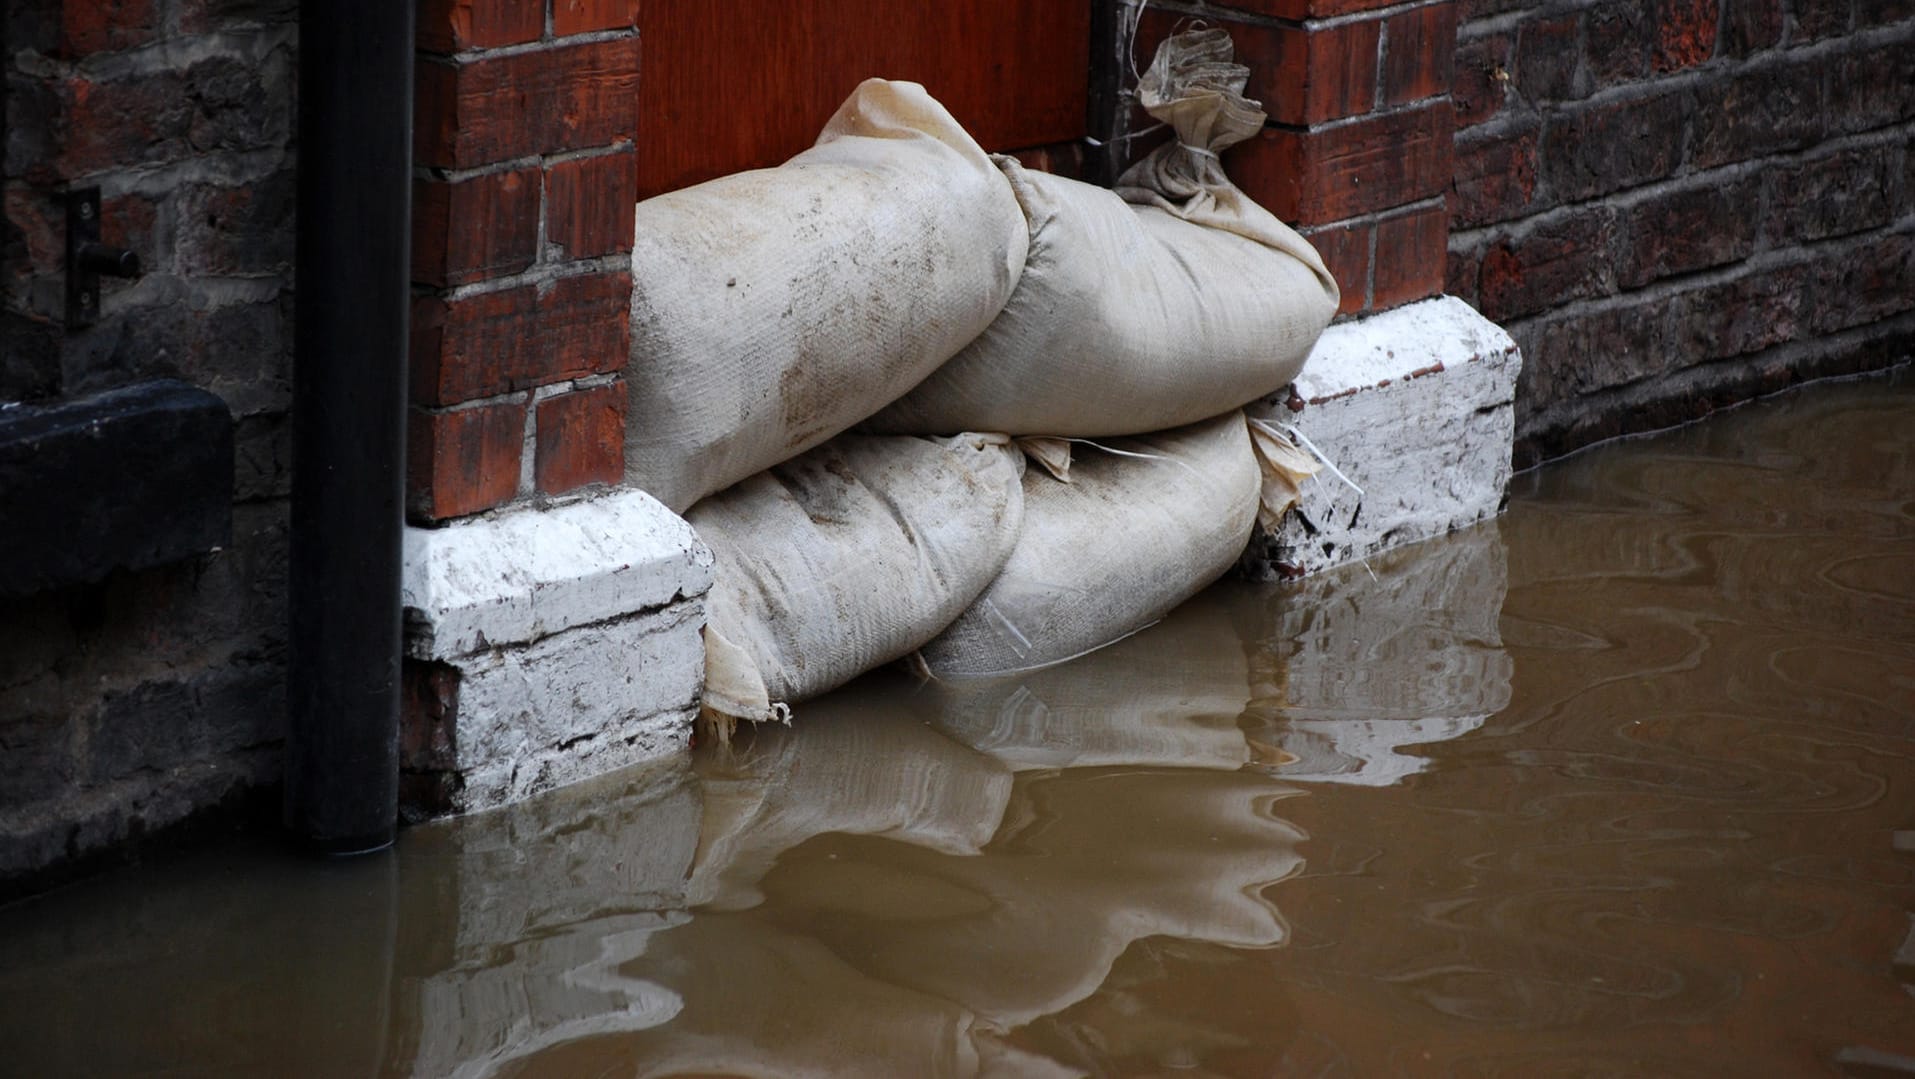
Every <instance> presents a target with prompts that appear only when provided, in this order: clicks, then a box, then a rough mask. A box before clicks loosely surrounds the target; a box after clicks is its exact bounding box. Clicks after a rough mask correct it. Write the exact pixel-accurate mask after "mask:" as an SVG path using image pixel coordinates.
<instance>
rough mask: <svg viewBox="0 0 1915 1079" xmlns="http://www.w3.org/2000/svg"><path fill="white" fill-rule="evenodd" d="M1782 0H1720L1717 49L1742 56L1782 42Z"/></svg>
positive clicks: (1725, 53)
mask: <svg viewBox="0 0 1915 1079" xmlns="http://www.w3.org/2000/svg"><path fill="white" fill-rule="evenodd" d="M1782 26H1783V14H1782V0H1723V10H1722V26H1721V45H1720V47H1721V49H1722V52H1723V54H1724V55H1726V56H1735V57H1744V56H1749V55H1752V54H1754V53H1758V52H1762V51H1763V50H1765V49H1773V48H1775V47H1776V46H1777V45H1779V44H1781V42H1782Z"/></svg>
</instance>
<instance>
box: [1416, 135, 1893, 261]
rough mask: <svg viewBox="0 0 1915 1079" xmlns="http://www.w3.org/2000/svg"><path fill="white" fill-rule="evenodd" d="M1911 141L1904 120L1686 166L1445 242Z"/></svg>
mask: <svg viewBox="0 0 1915 1079" xmlns="http://www.w3.org/2000/svg"><path fill="white" fill-rule="evenodd" d="M1476 130H1477V129H1476V128H1471V129H1469V131H1470V132H1474V131H1476ZM1458 134H1459V136H1461V135H1463V134H1465V133H1464V132H1459V133H1458ZM1509 134H1517V132H1510V133H1509ZM1494 137H1496V136H1494V135H1491V136H1486V140H1485V141H1488V140H1489V139H1493V138H1494ZM1910 140H1915V119H1910V120H1904V121H1902V122H1901V123H1898V124H1891V125H1888V126H1885V127H1878V128H1872V129H1870V130H1868V131H1858V132H1853V133H1851V134H1847V135H1838V136H1836V137H1835V138H1832V139H1825V140H1823V141H1821V142H1818V143H1816V144H1814V145H1813V146H1808V147H1804V148H1803V149H1800V150H1783V151H1777V152H1774V153H1771V154H1767V155H1764V156H1762V157H1753V158H1748V159H1746V160H1742V161H1732V162H1729V163H1728V164H1725V165H1717V166H1714V167H1712V168H1705V169H1692V168H1689V167H1687V166H1686V165H1685V166H1683V167H1682V168H1680V169H1678V171H1677V172H1675V173H1674V174H1672V175H1670V176H1665V177H1663V178H1661V179H1659V180H1652V181H1650V182H1648V183H1646V184H1639V185H1637V186H1635V187H1629V188H1623V189H1622V190H1619V191H1611V192H1609V193H1608V194H1606V195H1600V196H1597V197H1595V198H1591V199H1585V200H1583V201H1580V202H1567V203H1562V204H1560V205H1557V206H1551V207H1549V208H1547V209H1544V210H1539V211H1537V212H1536V213H1533V214H1529V215H1528V216H1525V217H1520V218H1515V219H1513V220H1509V221H1497V222H1492V223H1490V224H1485V225H1477V226H1475V227H1473V228H1467V229H1452V230H1451V231H1450V242H1451V243H1452V245H1454V244H1456V243H1458V242H1462V243H1463V244H1465V245H1471V244H1475V243H1477V242H1479V241H1480V242H1482V243H1484V244H1485V245H1487V244H1488V243H1491V242H1494V241H1496V240H1498V239H1513V240H1520V239H1522V238H1524V237H1526V236H1528V235H1529V234H1530V233H1531V232H1532V231H1534V230H1535V229H1537V228H1543V227H1546V226H1548V225H1553V224H1559V223H1561V222H1562V221H1564V220H1566V219H1568V218H1570V217H1572V216H1574V215H1575V214H1577V213H1583V212H1588V211H1590V210H1593V209H1597V208H1600V207H1610V208H1615V209H1622V210H1628V209H1633V208H1634V207H1635V206H1636V205H1637V204H1638V203H1641V202H1646V201H1648V200H1650V199H1654V198H1660V197H1662V196H1664V195H1668V194H1679V193H1686V192H1688V191H1691V190H1697V189H1702V188H1707V187H1711V186H1717V185H1720V184H1722V183H1724V182H1728V181H1734V180H1738V179H1741V178H1743V177H1744V176H1749V175H1759V174H1764V173H1766V172H1767V171H1768V170H1769V168H1770V167H1772V166H1774V165H1776V164H1786V165H1802V164H1809V163H1811V162H1813V161H1815V160H1816V159H1818V158H1822V157H1831V156H1834V155H1835V154H1839V153H1843V152H1845V151H1848V150H1854V149H1860V148H1872V147H1874V146H1877V145H1879V146H1885V147H1888V146H1899V145H1902V144H1904V143H1906V142H1908V141H1910Z"/></svg>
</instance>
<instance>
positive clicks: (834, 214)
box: [625, 79, 1030, 512]
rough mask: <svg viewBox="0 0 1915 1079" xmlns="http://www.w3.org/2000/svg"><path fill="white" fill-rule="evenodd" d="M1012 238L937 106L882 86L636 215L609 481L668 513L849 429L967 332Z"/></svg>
mask: <svg viewBox="0 0 1915 1079" xmlns="http://www.w3.org/2000/svg"><path fill="white" fill-rule="evenodd" d="M1029 237H1030V233H1029V228H1028V225H1027V224H1026V222H1025V219H1024V213H1023V211H1022V210H1021V209H1020V208H1019V206H1018V203H1017V199H1016V198H1015V197H1014V196H1013V195H1012V192H1011V187H1010V184H1009V183H1008V182H1007V181H1006V180H1005V178H1004V175H1003V173H1002V172H1000V171H999V170H998V168H997V166H996V165H995V164H993V163H992V160H991V158H990V157H989V156H988V155H987V154H985V152H984V151H983V150H982V149H980V148H979V147H978V145H977V143H976V142H975V141H973V140H972V139H971V137H970V136H969V135H968V134H966V133H965V131H964V129H963V128H962V127H960V126H959V125H958V123H957V121H956V120H954V119H952V117H951V115H950V114H949V113H948V112H946V111H945V109H944V107H943V106H942V105H939V104H938V103H937V102H936V101H935V100H933V99H932V98H931V96H930V95H929V94H927V93H926V92H925V90H924V88H923V87H922V86H919V85H917V84H916V83H909V82H888V81H885V80H882V79H872V80H868V81H866V82H865V83H864V84H863V85H861V86H859V87H858V89H857V91H856V92H855V93H853V94H852V95H851V97H850V98H849V99H848V100H847V101H846V102H845V103H844V105H843V106H842V107H840V108H839V110H838V112H837V114H836V115H834V116H833V117H832V118H831V121H830V122H829V123H828V124H826V125H825V129H824V133H823V134H822V135H820V136H819V138H818V142H817V145H815V146H813V147H812V148H811V149H809V150H807V151H805V152H804V153H802V154H799V155H798V156H797V157H794V158H792V159H791V160H790V161H788V162H786V163H785V164H784V165H782V166H780V167H779V168H775V169H761V170H757V171H753V172H745V173H739V174H737V175H733V176H727V177H723V178H721V179H717V180H713V181H711V182H709V183H704V184H699V185H697V186H695V187H691V188H687V189H685V190H682V191H675V192H672V193H670V194H666V195H660V196H658V197H657V198H653V199H648V200H646V201H644V202H641V203H639V204H638V208H637V221H636V229H635V235H634V246H633V250H632V314H631V326H632V353H631V363H630V364H629V365H628V366H627V368H626V370H625V381H626V384H627V386H628V387H629V388H630V395H631V400H630V410H629V413H628V416H629V422H628V426H627V433H626V447H625V461H626V481H627V482H628V483H630V484H632V485H634V486H637V487H641V488H643V489H644V490H646V491H648V492H650V493H651V494H652V495H654V496H655V497H657V498H658V499H659V501H661V502H663V503H665V504H666V505H667V506H669V507H670V508H671V509H672V510H674V511H676V512H683V511H684V510H685V508H686V507H687V506H690V505H691V504H692V503H694V502H696V501H697V500H698V499H700V498H702V497H703V496H705V495H707V494H710V493H712V492H714V491H717V490H720V489H722V488H724V487H727V486H729V485H731V484H733V483H735V482H737V481H739V480H741V479H744V478H745V477H746V476H749V475H751V474H753V473H755V472H758V471H760V470H762V469H765V468H768V467H770V466H771V465H774V464H777V463H778V462H780V461H784V460H787V459H789V458H791V457H793V456H795V455H796V454H799V453H801V452H803V451H805V450H807V449H810V448H811V447H813V446H816V445H818V444H819V443H821V442H823V441H825V440H826V439H828V438H830V437H831V436H833V435H835V434H837V433H838V432H840V431H842V430H845V429H846V428H849V427H850V426H852V425H853V424H855V423H857V422H858V421H859V420H861V419H863V418H865V417H866V416H868V415H870V414H871V413H872V412H875V411H876V410H878V409H879V408H881V407H882V406H884V405H885V404H887V403H889V402H890V401H892V400H893V399H895V398H896V397H898V396H899V395H900V394H903V393H904V392H905V391H907V390H909V389H910V388H911V387H912V386H914V385H916V384H917V383H918V382H919V381H920V380H922V379H923V378H924V377H925V376H926V375H928V374H930V373H931V372H932V371H933V370H935V369H937V367H938V366H939V365H940V364H942V363H943V362H944V361H945V360H947V359H949V358H950V357H951V356H952V355H953V354H954V353H956V352H957V351H958V350H959V349H961V348H963V347H964V346H965V345H966V344H968V343H969V342H970V341H972V340H973V339H974V338H976V337H977V336H978V334H980V333H981V332H983V330H984V328H985V327H986V326H987V325H989V324H990V322H991V320H992V319H993V318H995V317H996V316H997V313H998V311H999V310H1000V309H1002V308H1003V306H1004V301H1005V300H1006V299H1007V298H1008V297H1009V296H1010V295H1011V291H1012V289H1013V288H1014V287H1015V286H1016V284H1017V279H1018V275H1019V273H1020V272H1021V270H1022V267H1023V265H1024V260H1025V254H1026V251H1027V248H1028V244H1029ZM941 433H945V434H950V433H953V432H941Z"/></svg>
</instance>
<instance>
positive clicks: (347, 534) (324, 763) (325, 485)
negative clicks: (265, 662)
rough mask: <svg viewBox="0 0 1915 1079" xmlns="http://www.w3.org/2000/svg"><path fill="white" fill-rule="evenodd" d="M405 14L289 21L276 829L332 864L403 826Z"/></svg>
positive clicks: (340, 3)
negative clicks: (284, 695)
mask: <svg viewBox="0 0 1915 1079" xmlns="http://www.w3.org/2000/svg"><path fill="white" fill-rule="evenodd" d="M413 7H414V5H413V3H412V0H305V2H304V3H302V4H301V5H300V11H299V201H298V209H297V215H298V216H297V229H298V233H297V241H298V255H297V261H296V266H295V273H296V277H295V280H294V289H295V293H294V295H295V304H296V317H297V328H296V331H295V334H296V336H295V339H294V340H295V348H296V351H295V356H294V360H295V362H294V371H293V491H292V554H291V565H290V575H291V596H290V600H291V603H290V606H291V621H292V626H291V636H290V640H291V648H292V654H291V658H290V667H291V669H290V671H289V674H288V682H289V686H288V695H289V702H288V703H289V720H290V723H289V729H288V731H287V738H286V817H285V819H286V827H287V829H288V830H289V831H290V832H291V833H292V835H293V837H294V839H296V840H298V841H300V842H302V843H303V844H305V845H307V846H309V847H311V848H313V849H315V850H319V851H323V852H326V853H333V854H346V853H353V852H358V851H367V850H377V849H379V848H381V847H385V846H387V845H389V844H390V843H391V842H392V839H393V832H394V829H395V827H396V822H397V816H398V790H399V649H400V636H399V633H400V626H399V619H400V615H399V563H400V540H401V536H402V531H401V530H402V528H403V525H404V518H403V513H404V510H403V505H404V497H405V467H404V464H405V422H406V414H405V413H406V335H407V325H406V320H407V313H408V307H409V305H410V287H411V272H410V271H411V244H410V239H411V232H412V227H411V222H412V205H411V195H412V49H413V37H412V29H413Z"/></svg>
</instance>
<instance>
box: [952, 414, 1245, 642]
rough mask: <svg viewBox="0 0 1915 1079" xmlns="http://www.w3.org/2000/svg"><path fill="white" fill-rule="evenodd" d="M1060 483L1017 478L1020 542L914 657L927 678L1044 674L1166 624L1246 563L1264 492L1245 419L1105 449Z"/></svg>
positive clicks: (1041, 473)
mask: <svg viewBox="0 0 1915 1079" xmlns="http://www.w3.org/2000/svg"><path fill="white" fill-rule="evenodd" d="M1067 478H1068V482H1066V481H1064V480H1060V479H1058V478H1056V477H1054V476H1052V475H1051V474H1050V473H1049V472H1047V471H1045V470H1043V469H1035V468H1034V469H1028V470H1026V473H1025V477H1024V482H1023V489H1024V530H1023V534H1022V535H1021V536H1020V537H1019V538H1018V541H1017V547H1016V549H1015V550H1014V551H1012V552H1011V556H1010V560H1009V561H1008V562H1006V563H1005V565H1004V570H1003V572H1002V573H1000V574H998V576H997V579H996V580H994V581H992V582H991V585H990V587H989V588H988V589H986V590H985V591H984V593H983V595H981V596H979V597H978V599H977V602H975V603H973V604H971V605H970V606H969V607H968V608H967V609H966V610H965V611H964V613H963V614H962V615H960V616H958V618H957V620H956V621H955V622H953V623H952V624H951V625H950V627H949V628H948V629H946V630H945V631H944V632H943V633H941V634H939V635H938V636H937V638H936V639H935V640H933V641H932V642H931V643H929V644H927V645H926V646H925V647H924V649H923V650H922V656H923V660H924V664H925V666H926V667H927V668H928V670H929V672H930V673H931V674H932V675H934V676H936V677H939V678H950V677H960V676H977V675H990V674H1003V673H1008V672H1012V671H1019V670H1027V669H1031V668H1035V667H1042V666H1046V665H1049V664H1052V663H1058V662H1061V661H1063V660H1066V659H1070V658H1072V657H1074V656H1078V655H1082V654H1084V653H1086V652H1089V651H1092V650H1094V649H1097V648H1101V647H1103V646H1104V645H1107V644H1110V643H1112V642H1113V641H1117V640H1121V639H1122V638H1124V637H1127V636H1129V635H1130V634H1132V633H1135V632H1136V631H1137V630H1139V629H1142V628H1143V627H1145V626H1147V625H1149V624H1150V623H1152V622H1154V621H1156V620H1157V619H1159V618H1162V617H1163V616H1164V615H1165V614H1167V613H1169V611H1170V610H1171V609H1172V608H1173V607H1175V606H1177V605H1178V604H1179V603H1182V602H1183V601H1184V600H1186V599H1189V598H1190V597H1191V596H1193V595H1195V594H1197V592H1198V591H1199V590H1201V589H1202V588H1203V587H1204V586H1205V585H1207V584H1209V583H1210V582H1212V581H1214V580H1216V579H1217V578H1218V577H1220V576H1222V575H1223V573H1224V571H1225V570H1227V569H1229V568H1230V566H1231V565H1232V564H1233V563H1235V562H1236V560H1237V558H1238V556H1239V555H1241V554H1242V553H1243V549H1244V545H1245V544H1246V543H1248V542H1249V539H1250V528H1251V525H1252V524H1253V523H1254V522H1255V521H1256V518H1257V510H1258V506H1259V504H1260V499H1261V494H1262V483H1263V480H1262V475H1261V472H1260V468H1259V464H1258V458H1257V454H1256V452H1255V451H1254V450H1253V448H1252V445H1251V441H1250V434H1249V427H1248V424H1247V423H1246V421H1245V419H1244V417H1243V414H1242V413H1240V412H1232V413H1229V414H1227V415H1224V416H1219V417H1217V418H1215V419H1211V420H1206V421H1204V422H1202V423H1195V424H1190V425H1188V426H1186V427H1180V428H1178V429H1176V430H1173V431H1164V432H1160V433H1157V434H1150V435H1140V436H1134V437H1129V438H1116V439H1109V440H1100V441H1099V442H1098V444H1097V445H1095V446H1090V447H1085V448H1084V452H1082V453H1079V454H1077V455H1075V457H1074V459H1073V460H1072V462H1071V464H1070V468H1069V472H1068V474H1067Z"/></svg>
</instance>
